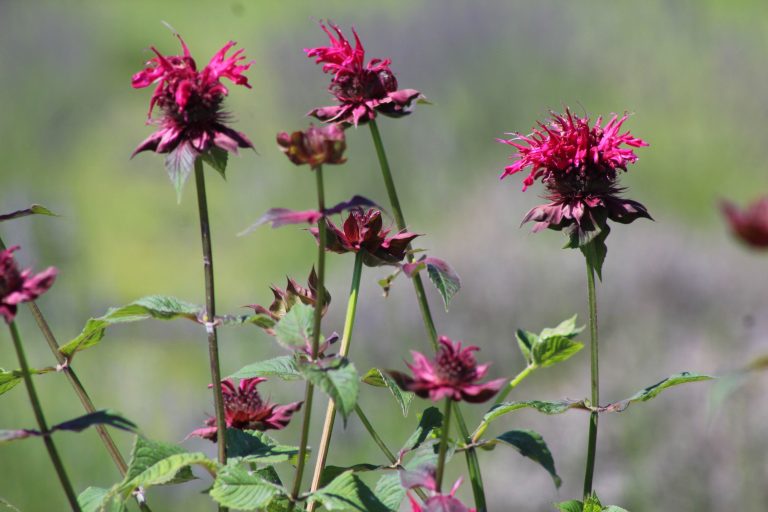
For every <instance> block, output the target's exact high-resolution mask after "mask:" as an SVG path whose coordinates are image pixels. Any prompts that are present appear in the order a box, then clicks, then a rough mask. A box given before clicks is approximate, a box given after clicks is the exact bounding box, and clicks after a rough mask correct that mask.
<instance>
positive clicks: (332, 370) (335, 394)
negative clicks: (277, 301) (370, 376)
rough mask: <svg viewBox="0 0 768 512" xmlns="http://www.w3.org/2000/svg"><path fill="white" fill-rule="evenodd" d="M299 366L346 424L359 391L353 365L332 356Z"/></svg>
mask: <svg viewBox="0 0 768 512" xmlns="http://www.w3.org/2000/svg"><path fill="white" fill-rule="evenodd" d="M291 311H293V309H292V310H291ZM281 323H282V322H281ZM279 326H280V324H278V327H279ZM299 368H300V370H301V373H303V374H304V377H305V378H306V379H307V380H308V381H310V382H311V383H312V384H314V385H315V386H317V387H319V388H320V389H322V390H323V391H324V392H325V393H326V394H327V395H328V396H329V397H330V398H331V400H333V402H334V404H336V408H337V409H338V410H339V412H340V413H341V416H342V418H343V419H344V424H345V425H346V423H347V418H348V417H349V415H350V414H352V411H354V410H355V405H356V404H357V394H358V392H359V385H358V382H359V377H358V375H357V370H356V369H355V365H354V364H352V363H351V362H350V361H349V360H348V359H346V358H334V359H323V360H320V361H316V362H313V363H303V364H301V366H300V367H299Z"/></svg>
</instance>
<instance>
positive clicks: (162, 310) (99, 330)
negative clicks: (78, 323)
mask: <svg viewBox="0 0 768 512" xmlns="http://www.w3.org/2000/svg"><path fill="white" fill-rule="evenodd" d="M201 311H202V308H201V307H200V306H196V305H194V304H190V303H189V302H184V301H182V300H180V299H177V298H175V297H166V296H162V295H150V296H147V297H142V298H141V299H139V300H137V301H134V302H131V303H130V304H127V305H125V306H121V307H117V308H110V309H109V310H107V313H106V314H105V315H104V316H101V317H98V318H91V319H90V320H88V322H87V323H86V324H85V327H84V328H83V330H82V332H81V333H80V334H79V335H78V336H77V337H76V338H75V339H73V340H72V341H70V342H68V343H66V344H65V345H63V346H62V347H61V348H60V349H59V352H61V354H62V355H63V356H64V357H66V358H67V359H72V357H73V356H74V355H75V353H77V352H80V351H81V350H85V349H87V348H90V347H92V346H94V345H96V344H97V343H99V342H100V341H101V340H102V339H103V338H104V336H105V334H106V330H107V327H109V326H112V325H115V324H120V323H127V322H138V321H141V320H148V319H150V318H155V319H159V320H173V319H176V318H185V319H188V320H195V321H196V320H197V318H198V315H199V314H200V313H201Z"/></svg>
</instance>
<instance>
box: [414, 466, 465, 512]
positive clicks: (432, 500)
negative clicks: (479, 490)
mask: <svg viewBox="0 0 768 512" xmlns="http://www.w3.org/2000/svg"><path fill="white" fill-rule="evenodd" d="M400 482H401V484H402V486H403V487H405V488H406V489H413V488H414V487H423V488H425V489H427V490H429V491H432V492H431V496H429V497H428V498H427V499H426V500H425V501H424V503H423V504H420V503H419V502H418V501H417V500H416V499H415V498H414V497H413V496H411V493H408V501H410V503H411V512H475V509H473V508H469V507H467V506H466V505H464V504H463V503H462V502H461V501H460V500H459V499H458V498H456V497H455V494H456V491H457V490H458V489H459V486H460V485H461V478H459V479H458V480H457V481H456V483H455V484H453V487H452V488H451V491H450V492H449V493H448V494H442V493H440V492H437V482H436V481H435V467H434V466H430V465H425V466H420V467H418V468H416V469H415V470H413V471H400Z"/></svg>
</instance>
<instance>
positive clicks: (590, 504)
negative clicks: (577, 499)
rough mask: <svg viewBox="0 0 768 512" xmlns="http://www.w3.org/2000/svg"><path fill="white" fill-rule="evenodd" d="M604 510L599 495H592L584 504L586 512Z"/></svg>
mask: <svg viewBox="0 0 768 512" xmlns="http://www.w3.org/2000/svg"><path fill="white" fill-rule="evenodd" d="M602 510H603V504H602V503H600V498H598V497H597V494H592V496H589V497H588V498H587V499H586V501H585V502H584V508H583V511H584V512H601V511H602Z"/></svg>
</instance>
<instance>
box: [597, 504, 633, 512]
mask: <svg viewBox="0 0 768 512" xmlns="http://www.w3.org/2000/svg"><path fill="white" fill-rule="evenodd" d="M602 512H629V511H628V510H626V509H623V508H621V507H617V506H616V505H608V506H607V507H603V511H602Z"/></svg>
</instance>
